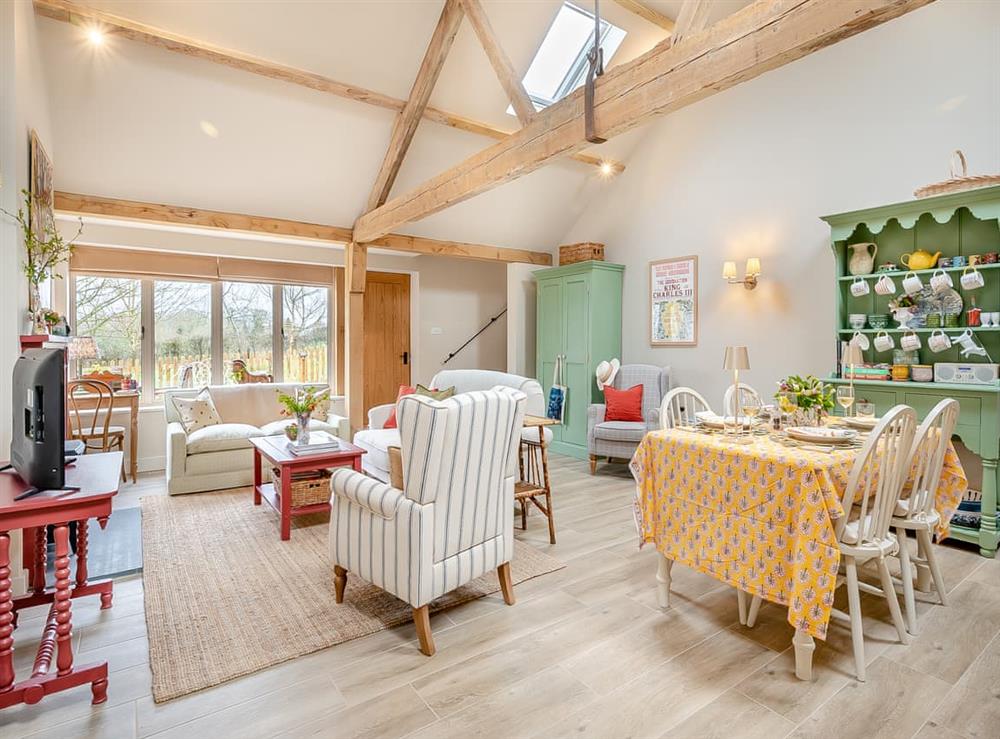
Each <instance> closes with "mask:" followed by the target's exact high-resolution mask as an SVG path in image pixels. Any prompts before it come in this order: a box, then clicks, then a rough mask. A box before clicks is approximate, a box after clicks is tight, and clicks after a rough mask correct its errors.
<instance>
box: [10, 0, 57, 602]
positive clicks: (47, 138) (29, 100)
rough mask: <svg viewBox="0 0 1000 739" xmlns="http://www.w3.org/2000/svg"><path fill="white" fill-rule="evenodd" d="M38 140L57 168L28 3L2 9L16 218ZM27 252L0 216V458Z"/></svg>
mask: <svg viewBox="0 0 1000 739" xmlns="http://www.w3.org/2000/svg"><path fill="white" fill-rule="evenodd" d="M33 128H34V129H35V130H37V131H38V134H39V136H40V137H41V140H42V142H43V144H44V146H45V148H46V150H47V152H48V154H49V157H50V158H51V159H52V161H53V162H54V163H56V167H58V160H56V159H55V147H54V145H53V142H52V127H51V125H50V119H49V105H48V88H47V87H46V81H45V71H44V67H43V65H42V60H41V56H40V54H39V49H38V37H37V28H36V23H35V15H34V12H33V10H32V6H31V2H30V0H15V1H14V2H4V3H0V206H2V207H3V208H4V209H5V210H7V211H8V212H15V211H16V210H17V208H18V206H19V205H20V203H21V192H20V191H21V190H22V189H23V188H26V187H28V181H29V179H28V177H29V169H28V161H29V158H28V152H29V143H28V142H29V132H30V131H31V129H33ZM23 261H24V247H23V243H22V241H21V238H20V233H19V232H18V229H17V228H16V227H15V226H14V225H13V224H12V223H11V222H10V220H9V219H8V218H7V217H6V216H0V378H2V379H0V457H4V458H6V457H7V452H8V450H9V449H10V434H11V393H10V379H9V378H10V376H11V372H12V369H13V366H14V361H15V360H16V359H17V356H18V353H19V351H18V340H17V337H18V335H19V334H20V333H22V331H24V330H25V328H26V326H25V314H26V309H27V305H28V290H27V283H26V281H25V279H24V276H23V274H22V272H21V264H22V262H23ZM11 555H12V556H11V559H12V563H11V570H12V576H11V577H12V581H13V588H14V592H15V593H21V592H23V591H24V586H25V578H24V570H22V569H21V564H20V563H21V546H20V538H19V536H18V532H15V535H14V537H13V543H12V545H11Z"/></svg>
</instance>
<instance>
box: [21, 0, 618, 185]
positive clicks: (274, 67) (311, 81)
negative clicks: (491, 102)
mask: <svg viewBox="0 0 1000 739" xmlns="http://www.w3.org/2000/svg"><path fill="white" fill-rule="evenodd" d="M34 5H35V12H36V13H37V14H38V15H41V16H43V17H45V18H51V19H53V20H57V21H63V22H64V23H71V24H73V25H78V26H98V27H99V28H100V29H101V30H102V31H103V32H104V33H107V34H110V35H114V36H120V37H121V38H125V39H128V40H130V41H138V42H141V43H144V44H149V45H151V46H156V47H158V48H160V49H165V50H166V51H172V52H174V53H177V54H182V55H184V56H189V57H193V58H196V59H202V60H205V61H209V62H213V63H215V64H221V65H223V66H226V67H231V68H233V69H239V70H241V71H243V72H249V73H251V74H256V75H260V76H262V77H268V78H270V79H274V80H281V81H282V82H290V83H291V84H293V85H301V86H302V87H308V88H309V89H310V90H317V91H319V92H325V93H329V94H331V95H337V96H338V97H342V98H347V99H348V100H354V101H356V102H359V103H366V104H368V105H374V106H376V107H379V108H386V109H387V110H394V111H397V112H399V111H402V110H403V108H404V107H405V105H406V101H405V100H400V99H399V98H394V97H391V96H389V95H383V94H382V93H380V92H375V91H374V90H369V89H367V88H364V87H359V86H358V85H350V84H347V83H346V82H338V81H337V80H334V79H331V78H329V77H324V76H323V75H320V74H316V73H314V72H308V71H306V70H303V69H297V68H296V67H289V66H287V65H285V64H278V63H277V62H273V61H271V60H269V59H263V58H261V57H257V56H253V55H251V54H244V53H243V52H240V51H235V50H233V49H226V48H223V47H221V46H215V45H214V44H209V43H207V42H205V41H199V40H198V39H194V38H190V37H187V36H182V35H180V34H176V33H173V32H171V31H167V30H164V29H162V28H157V27H155V26H149V25H146V24H144V23H139V22H137V21H133V20H129V19H127V18H122V17H120V16H116V15H112V14H110V13H105V12H103V11H100V10H95V9H93V8H88V7H86V6H83V5H77V4H76V3H73V2H68V0H34ZM423 115H424V118H426V119H427V120H430V121H434V122H435V123H440V124H441V125H444V126H450V127H451V128H457V129H459V130H462V131H468V132H469V133H475V134H479V135H481V136H488V137H490V138H492V139H496V140H498V141H502V140H504V139H506V138H507V137H508V136H510V134H511V132H510V131H505V130H503V129H501V128H497V127H496V126H492V125H490V124H488V123H483V122H482V121H476V120H473V119H471V118H466V117H464V116H460V115H457V114H456V113H449V112H447V111H444V110H440V109H438V108H432V107H430V106H427V107H426V108H425V109H424V113H423ZM571 158H572V159H575V160H577V161H578V162H582V163H584V164H589V165H591V166H597V167H600V166H603V165H604V164H609V165H610V166H611V167H612V168H613V169H614V170H615V171H616V172H620V171H622V170H624V169H625V165H624V164H622V163H621V162H616V161H613V160H606V159H604V158H602V157H599V156H595V155H593V154H584V153H582V152H578V153H576V154H574V155H573V156H572V157H571Z"/></svg>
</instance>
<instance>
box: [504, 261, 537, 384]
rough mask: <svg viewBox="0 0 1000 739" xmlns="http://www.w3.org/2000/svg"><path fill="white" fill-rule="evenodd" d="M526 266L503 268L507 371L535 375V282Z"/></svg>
mask: <svg viewBox="0 0 1000 739" xmlns="http://www.w3.org/2000/svg"><path fill="white" fill-rule="evenodd" d="M536 269H538V267H535V266H533V265H530V264H508V265H507V371H508V372H511V373H513V374H515V375H523V376H524V377H534V376H535V313H536V311H535V308H536V305H535V304H536V294H537V293H536V290H535V280H534V278H533V277H532V276H531V275H532V273H533V272H534V271H535V270H536Z"/></svg>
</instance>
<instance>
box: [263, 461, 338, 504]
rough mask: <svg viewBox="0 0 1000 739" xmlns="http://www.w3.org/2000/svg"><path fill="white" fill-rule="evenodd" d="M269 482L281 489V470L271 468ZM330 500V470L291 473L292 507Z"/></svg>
mask: <svg viewBox="0 0 1000 739" xmlns="http://www.w3.org/2000/svg"><path fill="white" fill-rule="evenodd" d="M271 482H272V483H274V487H275V489H278V490H280V489H281V471H280V470H279V469H278V468H277V467H272V468H271ZM328 500H330V471H329V470H317V471H315V472H303V473H300V474H294V475H292V508H298V507H299V506H304V505H313V504H314V503H325V502H327V501H328Z"/></svg>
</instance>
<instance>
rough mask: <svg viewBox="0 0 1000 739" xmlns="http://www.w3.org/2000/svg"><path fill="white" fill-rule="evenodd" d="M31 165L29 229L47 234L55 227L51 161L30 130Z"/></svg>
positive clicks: (36, 135)
mask: <svg viewBox="0 0 1000 739" xmlns="http://www.w3.org/2000/svg"><path fill="white" fill-rule="evenodd" d="M30 154H31V156H30V157H29V161H30V166H31V182H30V191H31V196H32V203H31V212H30V213H29V214H28V222H29V223H30V224H31V229H32V230H33V231H35V232H36V233H38V234H48V233H51V232H52V230H54V229H55V216H54V215H53V208H54V195H53V192H52V190H53V187H52V161H51V160H50V159H49V155H48V154H46V153H45V149H44V148H43V147H42V142H41V140H40V139H39V138H38V134H37V133H36V132H35V131H34V130H32V131H31V152H30Z"/></svg>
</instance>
